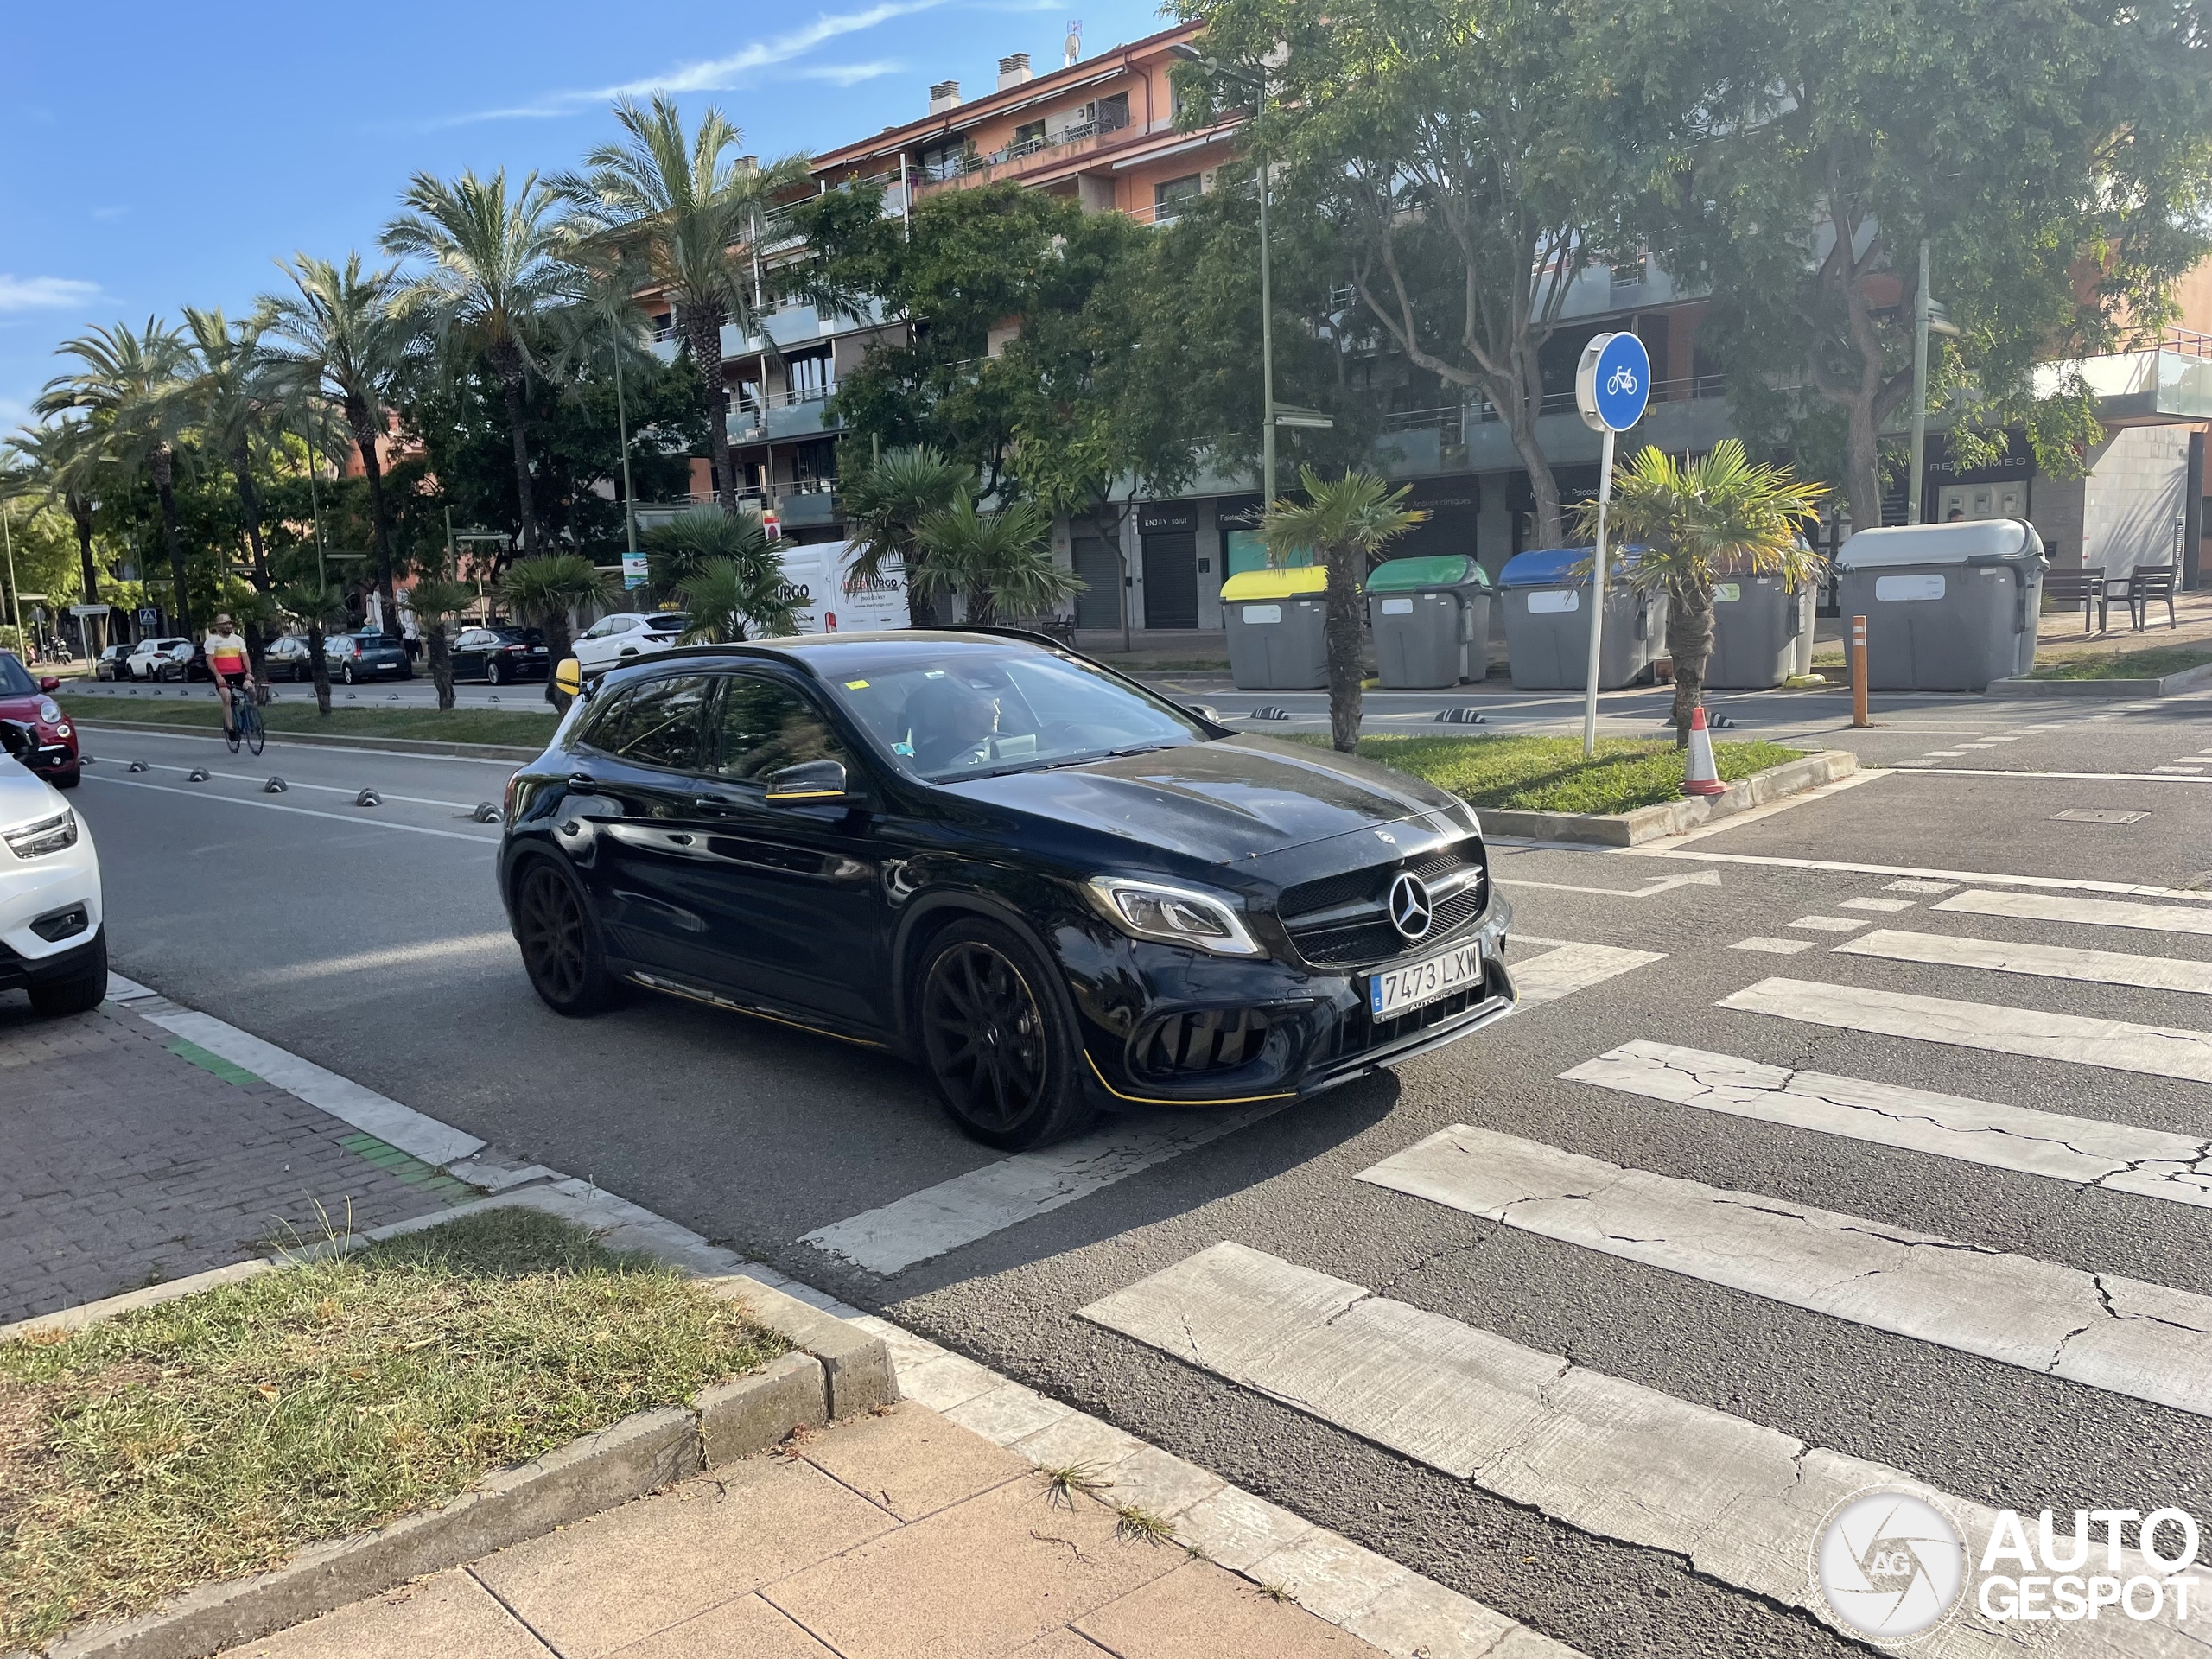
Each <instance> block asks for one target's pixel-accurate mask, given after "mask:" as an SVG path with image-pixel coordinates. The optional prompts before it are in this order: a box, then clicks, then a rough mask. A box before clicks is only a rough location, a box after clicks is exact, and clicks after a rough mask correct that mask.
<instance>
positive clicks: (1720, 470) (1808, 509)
mask: <svg viewBox="0 0 2212 1659" xmlns="http://www.w3.org/2000/svg"><path fill="white" fill-rule="evenodd" d="M1826 495H1827V489H1826V488H1825V487H1824V486H1821V485H1819V484H1815V483H1811V482H1808V481H1807V480H1802V479H1799V478H1796V477H1795V476H1794V475H1792V474H1791V472H1790V470H1789V468H1788V467H1771V466H1766V465H1764V464H1762V463H1759V462H1757V461H1751V459H1749V458H1748V457H1747V456H1746V455H1745V454H1744V446H1743V445H1742V444H1741V443H1740V442H1738V441H1737V440H1736V439H1734V438H1724V439H1722V440H1721V441H1720V442H1719V443H1717V444H1715V445H1713V448H1712V449H1711V450H1710V451H1709V452H1707V454H1703V455H1700V456H1698V457H1697V458H1696V459H1695V460H1691V461H1683V460H1678V459H1676V458H1675V456H1673V455H1669V454H1664V453H1662V451H1660V450H1658V449H1656V448H1651V447H1649V446H1646V447H1645V448H1643V450H1642V451H1641V452H1639V453H1638V454H1637V455H1636V456H1635V458H1634V459H1632V460H1630V461H1628V462H1627V463H1625V464H1624V465H1623V466H1621V467H1618V468H1616V469H1615V471H1614V474H1613V499H1612V504H1611V506H1610V507H1609V508H1608V509H1607V510H1606V513H1607V523H1608V525H1609V532H1608V539H1609V540H1610V541H1611V543H1612V544H1613V545H1614V546H1615V547H1617V548H1618V547H1629V546H1640V547H1641V548H1642V549H1643V551H1642V552H1641V553H1640V554H1638V555H1637V561H1636V563H1634V564H1633V565H1631V566H1630V567H1629V569H1628V576H1629V580H1630V582H1631V583H1632V584H1633V585H1634V586H1636V587H1637V588H1644V589H1647V590H1650V589H1659V590H1663V591H1664V592H1665V594H1666V595H1667V652H1668V655H1669V657H1671V658H1673V659H1674V664H1675V747H1676V748H1683V747H1688V743H1689V741H1690V715H1692V713H1693V712H1694V710H1695V709H1696V708H1697V706H1698V704H1699V703H1700V702H1701V701H1702V700H1703V699H1704V696H1705V666H1706V664H1707V661H1708V660H1710V659H1711V658H1712V656H1713V583H1715V582H1723V581H1726V580H1728V579H1730V578H1732V577H1736V576H1780V577H1781V578H1783V581H1784V582H1787V583H1788V584H1789V586H1791V587H1792V588H1796V587H1800V586H1802V585H1803V584H1805V583H1807V582H1817V581H1819V580H1820V579H1821V574H1822V572H1823V570H1824V569H1825V567H1826V563H1827V562H1826V561H1825V560H1824V559H1822V558H1821V556H1820V555H1819V554H1817V553H1815V552H1814V551H1812V550H1811V549H1810V548H1809V547H1808V546H1807V544H1806V543H1805V539H1804V534H1803V532H1804V531H1805V529H1806V528H1807V526H1808V525H1809V524H1813V523H1814V522H1815V521H1816V520H1817V519H1818V518H1819V517H1820V510H1821V499H1822V498H1823V497H1825V496H1826ZM1577 518H1578V523H1577V524H1576V526H1575V534H1576V535H1577V536H1580V537H1585V538H1587V539H1589V540H1592V541H1593V542H1594V541H1595V539H1596V537H1597V519H1598V508H1597V504H1596V503H1595V502H1592V503H1589V504H1588V505H1585V506H1583V507H1582V508H1580V510H1579V512H1578V514H1577Z"/></svg>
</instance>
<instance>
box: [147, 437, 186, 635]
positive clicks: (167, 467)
mask: <svg viewBox="0 0 2212 1659" xmlns="http://www.w3.org/2000/svg"><path fill="white" fill-rule="evenodd" d="M153 471H154V492H155V493H156V494H157V495H158V496H160V497H161V501H162V542H163V543H165V544H166V545H167V546H168V555H169V579H170V582H171V583H172V584H173V586H174V588H175V593H176V615H175V618H174V619H173V620H171V622H170V625H169V626H171V627H172V628H174V629H175V631H176V632H179V633H190V632H192V596H191V594H190V592H189V590H188V588H187V586H186V582H185V578H184V537H183V536H182V535H181V533H180V532H179V531H178V529H177V520H176V457H175V454H173V453H172V452H171V451H170V449H169V447H168V445H167V444H162V445H161V446H160V447H159V448H156V450H155V451H154V456H153Z"/></svg>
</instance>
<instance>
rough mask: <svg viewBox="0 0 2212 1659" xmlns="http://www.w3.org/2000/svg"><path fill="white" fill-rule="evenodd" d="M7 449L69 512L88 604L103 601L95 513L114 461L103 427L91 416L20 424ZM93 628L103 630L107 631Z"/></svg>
mask: <svg viewBox="0 0 2212 1659" xmlns="http://www.w3.org/2000/svg"><path fill="white" fill-rule="evenodd" d="M9 447H10V448H12V449H14V450H15V451H16V453H17V454H20V455H21V456H22V458H23V461H24V462H25V463H26V464H27V465H28V466H29V468H30V476H31V481H32V482H33V484H34V485H35V486H36V487H37V489H38V490H39V491H40V493H42V494H43V495H44V496H45V497H46V499H48V501H51V502H52V503H54V505H56V506H58V507H60V509H61V510H62V512H66V513H67V514H68V516H69V524H70V527H71V528H72V529H73V530H74V531H76V534H77V563H78V577H79V581H80V582H82V583H83V584H84V594H85V602H86V604H87V605H96V604H98V603H99V598H100V576H99V566H98V565H97V564H95V563H93V560H92V515H93V510H94V508H95V507H96V506H97V505H99V494H100V491H101V488H102V487H103V484H104V481H105V474H106V473H107V472H108V470H109V468H110V467H111V466H112V465H113V458H112V457H111V455H110V454H109V453H108V447H107V442H106V433H105V429H104V428H103V427H102V426H101V424H100V423H99V422H97V421H95V420H93V419H92V417H90V416H81V415H80V416H75V417H73V418H72V417H69V416H64V417H63V418H61V419H60V420H55V421H48V422H47V423H45V424H43V425H41V426H27V427H24V428H22V429H21V430H20V431H18V432H17V433H16V435H15V436H14V437H13V438H11V439H10V440H9ZM93 620H98V619H93ZM95 632H99V633H105V629H104V628H102V629H99V630H96V631H95Z"/></svg>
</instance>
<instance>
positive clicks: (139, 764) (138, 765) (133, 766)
mask: <svg viewBox="0 0 2212 1659" xmlns="http://www.w3.org/2000/svg"><path fill="white" fill-rule="evenodd" d="M152 770H153V768H152V767H151V766H148V765H147V764H146V763H145V762H144V761H143V760H133V761H132V762H131V763H130V765H129V766H125V767H124V771H125V772H151V771H152Z"/></svg>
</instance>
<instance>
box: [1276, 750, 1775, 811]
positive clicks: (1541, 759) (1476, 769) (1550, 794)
mask: <svg viewBox="0 0 2212 1659" xmlns="http://www.w3.org/2000/svg"><path fill="white" fill-rule="evenodd" d="M1292 741H1294V742H1300V743H1312V744H1315V745H1317V746H1319V747H1324V748H1325V747H1328V741H1329V740H1328V739H1327V738H1326V737H1325V736H1322V735H1320V734H1318V733H1300V734H1296V735H1295V736H1294V738H1293V739H1292ZM1359 753H1360V755H1361V757H1362V758H1363V759H1365V760H1379V761H1381V762H1382V763H1383V765H1384V766H1395V767H1396V768H1397V769H1398V770H1399V771H1400V772H1411V773H1413V775H1414V777H1416V778H1420V779H1426V780H1427V782H1429V783H1432V784H1434V785H1436V786H1437V787H1438V788H1440V789H1448V790H1450V791H1452V793H1453V794H1454V795H1457V796H1459V798H1461V799H1463V800H1465V801H1466V802H1467V803H1469V804H1471V805H1473V806H1476V807H1485V806H1487V807H1495V808H1498V809H1500V810H1510V811H1521V812H1593V813H1606V812H1626V811H1629V810H1632V809H1634V808H1636V807H1639V806H1656V805H1657V804H1660V803H1661V802H1662V801H1672V800H1677V799H1679V798H1681V792H1682V776H1683V771H1684V764H1685V756H1684V753H1683V751H1681V750H1680V749H1677V748H1676V747H1675V744H1674V740H1673V739H1672V738H1644V737H1601V738H1599V740H1598V753H1597V757H1596V759H1594V760H1591V759H1586V758H1585V757H1584V755H1583V753H1582V740H1581V739H1580V738H1579V737H1363V738H1362V739H1360V741H1359ZM1803 753H1805V751H1804V750H1802V749H1791V748H1784V747H1783V746H1782V745H1780V744H1778V743H1762V742H1751V743H1715V744H1714V745H1713V762H1714V764H1715V765H1716V766H1718V767H1719V772H1720V776H1721V779H1722V780H1723V781H1724V782H1727V783H1734V782H1736V781H1737V780H1738V779H1743V778H1748V777H1750V776H1751V774H1752V773H1753V772H1764V771H1765V770H1766V769H1767V768H1768V767H1770V766H1781V765H1783V763H1784V762H1786V761H1790V760H1796V759H1798V758H1799V757H1800V756H1801V755H1802V754H1803Z"/></svg>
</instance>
